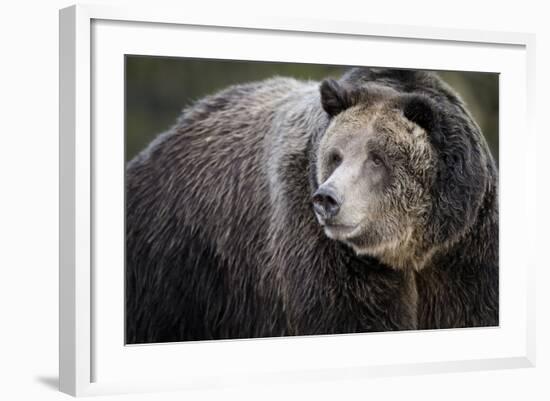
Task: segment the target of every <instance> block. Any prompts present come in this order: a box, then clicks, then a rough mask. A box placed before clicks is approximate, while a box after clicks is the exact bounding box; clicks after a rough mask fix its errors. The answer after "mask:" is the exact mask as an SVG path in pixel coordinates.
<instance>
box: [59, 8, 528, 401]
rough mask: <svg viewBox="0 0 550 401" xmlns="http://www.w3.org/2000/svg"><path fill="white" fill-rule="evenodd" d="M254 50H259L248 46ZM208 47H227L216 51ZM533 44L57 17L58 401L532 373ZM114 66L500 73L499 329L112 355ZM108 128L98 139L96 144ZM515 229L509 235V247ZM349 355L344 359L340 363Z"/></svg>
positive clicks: (116, 203)
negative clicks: (168, 61)
mask: <svg viewBox="0 0 550 401" xmlns="http://www.w3.org/2000/svg"><path fill="white" fill-rule="evenodd" d="M258 37H261V39H262V46H257V45H254V43H256V42H255V39H257V38H258ZM185 38H186V39H188V40H186V41H183V42H182V41H181V40H178V39H185ZM220 38H221V39H223V40H222V41H221V42H227V41H229V43H233V44H235V45H234V46H220V45H219V44H216V42H219V41H220ZM189 39H196V40H200V42H199V43H200V46H195V47H193V46H192V45H189V46H183V45H182V43H193V41H192V40H189ZM239 41H240V43H239ZM534 43H535V38H534V36H533V35H530V34H522V33H505V32H483V31H467V30H450V29H435V28H425V27H411V26H390V25H373V24H368V23H358V22H347V21H315V20H295V19H292V18H284V19H279V18H261V17H257V16H242V17H241V18H240V19H235V18H234V17H231V18H229V17H228V18H221V19H214V18H212V17H210V16H208V15H199V14H196V15H194V14H188V13H186V12H185V11H181V10H180V11H178V10H174V11H167V10H161V9H156V8H155V7H150V8H135V7H132V8H112V7H109V6H91V5H86V6H83V5H78V6H72V7H69V8H66V9H63V10H61V11H60V271H59V276H60V327H59V330H60V340H59V341H60V344H59V345H60V361H59V375H60V380H59V383H60V390H61V391H63V392H66V393H68V394H71V395H75V396H80V395H95V394H110V393H126V392H139V391H159V390H171V389H174V390H175V389H197V388H213V387H219V386H232V385H241V384H246V383H285V382H286V383H288V382H295V381H307V380H329V379H338V378H358V379H359V378H362V377H368V376H386V375H402V374H419V373H430V372H441V371H466V370H478V369H503V368H512V367H530V366H534V364H535V338H534V337H535V334H534V333H535V328H534V325H535V321H534V320H535V318H534V316H535V314H534V310H535V306H534V299H535V294H534V289H535V283H534V277H533V276H534V269H535V258H534V256H533V255H535V252H533V249H532V247H534V243H535V241H534V240H533V238H532V235H534V234H526V233H534V232H535V231H536V230H535V228H534V227H535V207H534V198H535V196H534V191H535V181H534V180H535V179H534V177H535V170H536V169H535V150H534V144H535V133H534V130H533V128H532V126H531V124H532V121H533V115H532V113H533V112H534V105H533V101H534V84H535V81H534ZM216 46H217V47H216ZM255 46H256V47H255ZM319 46H323V48H324V49H331V51H330V52H328V53H329V54H328V55H327V54H326V53H327V52H320V51H319V49H320V47H319ZM363 46H364V48H363ZM383 48H384V49H390V48H392V49H395V50H396V51H393V52H390V51H383V50H381V49H383ZM350 49H364V50H370V51H372V53H371V56H369V57H371V58H370V60H371V62H369V63H368V64H365V63H367V59H365V58H364V57H365V52H351V51H350ZM413 51H414V53H412V52H413ZM434 51H436V52H437V55H433V53H434ZM126 53H133V54H149V55H164V56H186V55H187V56H192V57H207V56H211V57H213V56H216V58H238V59H241V60H247V59H250V60H264V61H274V60H277V61H301V62H319V63H329V62H332V63H335V61H336V63H340V64H349V65H382V66H386V67H409V68H426V69H457V70H476V71H477V70H479V71H491V72H499V73H500V74H501V87H500V105H501V108H500V124H501V126H500V137H501V147H500V153H501V156H500V174H501V178H500V180H501V189H500V196H501V206H500V207H501V237H500V244H501V245H500V246H501V303H500V304H501V325H500V326H499V327H498V328H485V329H464V330H438V331H429V332H428V331H422V332H406V333H376V334H364V335H362V334H359V335H343V336H313V337H305V338H280V339H255V340H237V341H217V342H216V341H214V342H195V343H193V344H165V345H148V346H140V347H133V346H132V347H128V346H124V343H123V337H122V336H121V335H120V333H121V330H123V324H124V323H123V320H122V319H120V317H121V314H120V313H121V310H123V302H122V301H121V300H122V298H121V296H122V295H121V294H122V291H123V288H122V287H121V286H120V284H121V278H122V277H123V266H124V264H123V256H124V251H123V235H122V236H121V235H120V233H121V232H122V233H123V230H124V229H123V227H122V224H118V223H120V222H121V220H120V219H121V216H122V215H123V214H122V212H121V210H122V209H121V207H122V208H123V185H122V182H123V181H121V177H122V176H123V163H124V162H123V152H122V153H121V152H120V151H121V149H123V148H122V147H121V146H122V144H123V135H124V131H123V130H121V129H120V127H121V121H122V120H123V103H121V102H120V99H121V98H122V96H123V94H122V93H123V90H124V87H123V85H121V82H123V81H121V79H122V80H123V71H122V70H123V68H122V66H123V57H121V56H123V55H124V54H126ZM321 53H322V54H321ZM411 54H412V55H414V56H416V55H419V56H418V57H408V56H410V55H411ZM431 54H432V55H431ZM461 55H463V57H460V56H461ZM512 94H513V95H514V96H511V95H512ZM98 99H100V100H98ZM121 111H122V114H121ZM512 111H513V112H512ZM106 130H109V132H110V136H106V135H103V134H101V132H106ZM517 132H522V133H524V134H522V135H521V139H522V140H521V141H518V140H517V138H515V137H514V133H516V136H517ZM512 151H513V155H511V154H510V153H511V152H512ZM512 163H513V164H512ZM112 172H115V173H112ZM122 179H123V178H122ZM512 184H513V185H512ZM517 188H522V190H521V191H518V189H517ZM107 193H109V194H112V195H109V196H110V197H109V198H106V196H105V194H107ZM111 196H112V197H111ZM109 225H112V226H113V227H109V229H107V226H109ZM520 232H521V233H522V234H521V238H520V236H519V235H517V234H515V233H520ZM107 243H109V244H111V245H107ZM512 244H513V246H511V245H512ZM107 267H110V269H107ZM512 289H513V290H514V291H513V292H512ZM113 305H114V306H113ZM115 326H116V327H115ZM451 343H452V344H454V346H453V347H452V349H449V348H451V347H448V345H449V344H451ZM446 345H447V346H446ZM390 347H391V348H390ZM349 349H353V350H354V352H343V351H345V350H349ZM388 349H391V350H392V352H391V353H390V352H388V351H386V350H388ZM321 350H322V352H320V351H321ZM358 350H361V351H358ZM258 356H261V359H260V358H259V357H258ZM263 361H266V362H263ZM214 362H216V363H214ZM152 366H153V367H154V370H153V369H151V367H152ZM176 367H177V369H176Z"/></svg>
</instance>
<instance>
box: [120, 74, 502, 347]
mask: <svg viewBox="0 0 550 401" xmlns="http://www.w3.org/2000/svg"><path fill="white" fill-rule="evenodd" d="M497 202H498V201H497V170H496V167H495V163H494V161H493V159H492V156H491V154H490V152H489V150H488V148H487V145H486V143H485V141H484V139H483V137H482V135H481V133H480V130H479V128H478V127H477V125H476V124H475V123H474V122H473V119H472V118H471V116H470V114H469V113H468V112H467V110H466V108H465V107H464V104H463V103H462V101H461V100H460V99H459V98H458V96H457V95H456V94H455V93H454V92H453V91H452V90H451V89H450V88H449V87H448V86H447V85H445V84H444V83H443V82H442V81H441V80H440V79H439V78H438V77H437V76H436V75H435V74H433V73H429V72H419V71H404V70H390V69H368V68H356V69H352V70H350V71H349V72H348V73H346V74H345V75H344V76H343V77H342V78H341V79H340V80H339V81H334V80H326V81H324V82H323V83H322V84H321V85H319V83H317V82H302V81H297V80H294V79H288V78H273V79H269V80H266V81H263V82H257V83H250V84H244V85H236V86H233V87H230V88H228V89H226V90H223V91H221V92H219V93H217V94H214V95H212V96H209V97H206V98H204V99H202V100H200V101H198V102H197V103H196V104H194V105H193V106H192V107H190V108H188V109H186V110H185V111H184V113H183V115H182V116H181V117H180V119H179V121H178V122H177V123H176V125H175V126H174V127H173V128H172V129H170V130H169V131H168V132H167V133H164V134H162V135H160V136H159V137H158V138H157V139H155V140H154V141H153V142H152V143H151V144H150V145H149V146H148V147H147V148H146V149H145V150H144V151H142V152H141V153H140V154H139V155H138V156H136V157H135V158H134V159H133V160H132V161H130V162H129V163H128V166H127V170H126V341H127V343H151V342H167V341H184V340H208V339H228V338H250V337H266V336H283V335H306V334H336V333H356V332H370V331H389V330H406V329H415V328H441V327H470V326H488V325H496V324H498V255H497V253H498V252H497V250H498V203H497Z"/></svg>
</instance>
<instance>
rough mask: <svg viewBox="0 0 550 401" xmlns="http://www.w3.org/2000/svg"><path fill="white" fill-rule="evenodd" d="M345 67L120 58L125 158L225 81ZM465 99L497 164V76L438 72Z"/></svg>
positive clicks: (307, 75) (311, 75)
mask: <svg viewBox="0 0 550 401" xmlns="http://www.w3.org/2000/svg"><path fill="white" fill-rule="evenodd" d="M347 68H349V67H343V66H328V65H316V64H289V63H271V62H251V61H230V60H229V61H228V60H206V59H186V58H170V57H151V56H126V71H125V73H126V81H125V82H126V88H125V90H126V93H125V94H126V105H125V108H126V115H125V119H126V123H125V130H126V133H125V135H126V156H125V157H126V161H129V160H131V159H132V158H133V157H134V156H135V155H136V154H137V153H139V152H140V151H141V150H142V149H143V148H145V147H146V146H147V144H148V143H149V142H150V141H151V140H152V139H153V138H155V137H156V136H157V135H158V134H159V133H161V132H164V131H166V130H168V129H169V128H170V127H171V126H172V125H174V124H175V122H176V119H177V118H178V116H179V115H180V114H181V111H182V110H183V109H184V108H185V107H187V106H189V105H191V104H192V103H193V102H194V101H196V100H198V99H200V98H201V97H203V96H205V95H209V94H212V93H215V92H217V91H218V90H220V89H223V88H225V87H227V86H229V85H233V84H237V83H243V82H250V81H257V80H262V79H265V78H269V77H272V76H275V75H280V76H290V77H294V78H298V79H311V80H321V79H323V78H326V77H334V78H338V77H339V76H340V75H341V74H342V73H343V72H344V71H345V70H346V69H347ZM438 74H439V75H440V76H441V77H442V78H443V79H444V80H445V81H446V82H447V83H448V84H449V85H451V86H452V87H453V88H454V89H455V90H456V91H457V92H458V93H459V94H460V96H461V97H462V99H463V100H464V101H465V102H466V105H467V107H468V109H469V110H470V112H471V113H472V114H473V116H474V118H475V120H476V122H477V123H478V125H479V126H480V127H481V130H482V132H483V134H484V135H485V137H486V138H487V142H488V143H489V146H490V148H491V151H492V153H493V155H494V157H495V160H496V161H497V163H498V74H493V73H483V72H454V71H438Z"/></svg>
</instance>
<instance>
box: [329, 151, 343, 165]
mask: <svg viewBox="0 0 550 401" xmlns="http://www.w3.org/2000/svg"><path fill="white" fill-rule="evenodd" d="M328 161H329V163H330V165H331V166H334V167H337V166H339V165H340V163H342V156H340V153H338V152H336V151H334V152H331V154H330V156H329V158H328Z"/></svg>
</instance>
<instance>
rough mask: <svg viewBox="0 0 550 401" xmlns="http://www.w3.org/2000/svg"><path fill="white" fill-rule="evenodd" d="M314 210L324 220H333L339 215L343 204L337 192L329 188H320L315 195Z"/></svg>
mask: <svg viewBox="0 0 550 401" xmlns="http://www.w3.org/2000/svg"><path fill="white" fill-rule="evenodd" d="M312 200H313V209H314V210H315V212H316V213H317V214H318V215H319V216H320V217H322V218H323V219H331V218H333V217H334V216H336V215H337V214H338V211H339V210H340V205H341V202H340V200H339V197H338V195H337V194H336V192H335V191H334V190H333V189H332V188H330V187H328V188H324V187H322V186H321V187H320V188H319V189H318V190H317V191H315V193H314V194H313V199H312Z"/></svg>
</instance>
